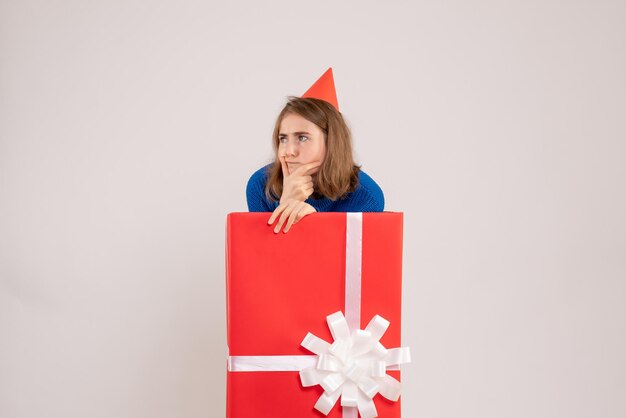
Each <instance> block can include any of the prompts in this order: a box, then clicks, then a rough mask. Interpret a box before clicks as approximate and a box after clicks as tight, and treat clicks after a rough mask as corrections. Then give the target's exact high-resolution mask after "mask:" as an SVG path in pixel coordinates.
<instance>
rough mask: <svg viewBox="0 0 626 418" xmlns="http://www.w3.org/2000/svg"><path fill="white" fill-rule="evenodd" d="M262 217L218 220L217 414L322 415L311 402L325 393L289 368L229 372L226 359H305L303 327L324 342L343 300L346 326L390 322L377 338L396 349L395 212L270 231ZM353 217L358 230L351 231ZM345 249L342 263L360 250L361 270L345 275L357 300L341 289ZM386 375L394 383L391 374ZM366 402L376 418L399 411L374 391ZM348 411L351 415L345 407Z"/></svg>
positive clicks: (321, 219) (398, 273)
mask: <svg viewBox="0 0 626 418" xmlns="http://www.w3.org/2000/svg"><path fill="white" fill-rule="evenodd" d="M270 215H271V214H270V213H231V214H229V215H228V218H227V226H226V230H227V231H226V232H227V234H226V235H227V238H226V239H227V242H226V289H227V299H226V300H227V302H226V306H227V333H228V335H227V341H228V347H229V370H228V372H227V406H226V416H227V418H282V417H289V418H291V417H294V418H306V417H317V418H321V417H323V416H324V415H323V414H322V413H321V412H319V411H317V410H316V409H314V406H315V405H316V402H317V401H318V398H320V396H321V395H322V394H323V393H324V389H322V387H321V386H317V385H316V386H310V387H304V386H303V384H302V382H301V379H300V376H299V372H298V371H297V370H290V371H282V370H277V369H274V368H269V369H268V368H267V367H265V366H261V367H259V368H257V369H254V368H253V369H254V370H255V371H235V370H238V369H237V368H236V367H232V363H231V359H239V358H241V359H244V358H248V359H249V357H243V356H262V358H265V359H270V360H272V359H276V360H277V361H278V360H280V359H281V358H285V357H281V356H300V357H298V358H303V359H305V357H306V358H311V357H312V354H313V353H311V352H310V351H308V350H307V349H305V348H304V347H302V346H301V343H302V342H303V338H304V337H305V336H306V335H307V333H309V332H310V333H312V334H314V335H316V336H317V337H320V338H321V339H323V340H326V341H328V342H329V343H332V342H333V336H332V335H331V331H330V330H329V326H328V324H327V316H328V315H330V314H333V313H335V312H337V311H341V312H346V303H348V304H352V306H349V307H348V312H347V313H346V317H347V319H348V322H350V321H352V323H353V324H358V328H359V329H365V328H366V326H367V325H368V322H369V321H370V319H372V318H373V317H374V316H375V315H380V316H381V317H383V318H384V319H386V320H388V321H389V322H390V326H389V328H388V329H387V331H386V332H385V333H384V335H383V336H382V338H381V339H380V344H382V345H383V346H384V347H387V348H391V347H400V342H401V341H400V324H401V321H400V319H401V290H402V221H403V214H402V213H400V212H383V213H363V214H360V213H359V214H346V213H316V214H312V215H309V216H307V217H305V218H303V219H302V220H301V221H300V222H298V224H297V225H295V226H294V227H293V228H292V229H291V230H290V231H289V232H288V233H287V234H285V233H283V232H282V231H281V232H279V233H278V234H275V233H274V232H273V230H274V227H273V226H270V225H268V224H267V221H268V219H269V217H270ZM350 219H351V220H352V221H350ZM355 219H356V220H357V221H358V223H357V224H356V225H357V226H358V228H359V230H358V234H357V233H355V232H354V231H355V228H356V227H355V226H354V225H355V223H354V222H355ZM350 222H352V223H351V224H350ZM347 225H353V226H352V227H349V226H347ZM347 228H348V229H347ZM350 228H352V229H350ZM361 228H362V229H361ZM347 231H348V235H347ZM351 231H352V232H351ZM350 243H352V244H350ZM350 245H352V249H350V248H351V247H350ZM357 247H358V248H357ZM346 248H348V256H349V257H348V258H349V259H350V255H351V254H354V253H355V252H356V251H357V250H358V252H359V254H358V256H359V260H358V261H359V262H358V267H359V268H360V274H358V273H359V272H358V271H357V272H354V271H352V272H350V271H349V272H348V273H349V276H354V275H355V274H358V276H359V277H360V283H359V289H356V291H358V292H360V297H357V302H358V303H356V304H355V303H354V300H355V297H354V295H352V296H350V295H351V294H353V292H355V290H353V289H352V290H348V291H347V290H346V282H347V280H346V269H348V270H354V268H353V267H350V262H348V267H347V261H346V255H347V250H346ZM346 292H348V295H349V297H348V302H346ZM350 300H352V302H350ZM359 305H360V306H359ZM355 308H356V310H357V316H356V319H355V316H354V314H351V316H350V311H353V312H354V310H355ZM359 316H360V318H359ZM355 321H356V322H355ZM255 358H256V357H255ZM289 358H291V357H289ZM253 363H254V359H253ZM313 363H315V362H313ZM246 370H247V369H246ZM386 373H388V374H389V375H390V376H392V377H394V378H395V379H397V380H400V371H399V370H392V371H387V372H386ZM373 400H374V403H375V405H376V409H377V412H378V416H379V417H381V418H399V417H400V402H399V401H397V402H392V401H390V400H387V399H385V398H384V397H383V396H381V395H380V394H377V395H376V396H375V397H374V398H373ZM339 403H340V402H337V405H335V406H334V407H333V408H332V410H331V411H330V413H328V415H327V416H328V417H329V418H340V417H341V418H346V415H347V414H346V413H345V409H344V408H343V407H342V406H340V405H339ZM352 409H354V408H352ZM351 414H354V415H351V416H354V417H356V413H355V412H354V411H351Z"/></svg>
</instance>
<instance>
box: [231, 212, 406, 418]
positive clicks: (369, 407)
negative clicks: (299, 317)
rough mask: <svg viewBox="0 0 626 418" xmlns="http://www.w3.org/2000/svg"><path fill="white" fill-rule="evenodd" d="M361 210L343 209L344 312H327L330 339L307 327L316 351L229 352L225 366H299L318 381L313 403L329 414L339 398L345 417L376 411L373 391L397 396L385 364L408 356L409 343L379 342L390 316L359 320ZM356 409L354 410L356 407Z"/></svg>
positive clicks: (309, 345) (306, 377)
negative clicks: (285, 353) (388, 345)
mask: <svg viewBox="0 0 626 418" xmlns="http://www.w3.org/2000/svg"><path fill="white" fill-rule="evenodd" d="M362 215H363V214H362V213H360V212H359V213H346V299H345V310H346V316H345V317H344V316H343V313H341V312H335V313H334V314H332V315H329V316H327V317H326V320H327V322H328V327H329V328H330V332H331V334H332V336H333V340H334V342H333V343H332V344H330V343H328V342H326V341H324V340H322V339H320V338H318V337H316V336H315V335H313V334H311V333H308V334H307V335H306V337H305V338H304V340H303V341H302V344H301V345H302V346H303V347H305V348H306V349H307V350H309V351H311V352H312V353H314V354H316V355H315V356H297V355H296V356H229V357H228V371H231V372H239V371H250V372H254V371H299V372H300V380H301V381H302V385H303V386H314V385H321V386H322V388H324V393H323V394H322V395H321V396H320V397H319V399H318V400H317V403H316V404H315V409H317V410H318V411H320V412H322V413H323V414H324V415H328V413H329V412H330V410H331V409H332V408H333V406H334V405H335V404H336V403H337V401H338V400H339V398H341V402H340V403H341V406H342V407H343V411H342V412H343V418H357V414H359V413H360V414H361V418H375V417H377V416H378V413H377V411H376V406H375V405H374V401H373V399H372V398H373V397H374V396H375V395H376V394H377V393H380V394H381V395H382V396H384V397H385V398H387V399H389V400H391V401H394V402H395V401H397V400H398V397H399V396H400V392H401V384H400V382H398V381H397V380H396V379H394V378H393V377H392V376H389V375H388V374H387V372H386V371H387V370H397V369H398V366H399V365H400V364H404V363H408V362H410V361H411V355H410V352H409V348H408V347H401V348H392V349H386V348H385V347H384V346H383V345H382V344H381V343H380V342H379V340H380V338H381V337H382V336H383V334H384V333H385V331H386V330H387V328H388V327H389V321H387V320H386V319H384V318H382V317H381V316H379V315H376V316H374V318H372V320H371V321H370V323H369V324H368V325H367V327H365V330H361V329H360V325H361V265H362V263H361V260H362V254H361V250H362V236H363V232H362V231H363V228H362V225H363V217H362ZM357 411H358V412H357Z"/></svg>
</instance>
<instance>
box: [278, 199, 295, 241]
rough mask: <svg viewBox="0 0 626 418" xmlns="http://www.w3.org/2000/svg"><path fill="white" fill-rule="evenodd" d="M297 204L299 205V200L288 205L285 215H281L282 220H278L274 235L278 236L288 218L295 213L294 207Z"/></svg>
mask: <svg viewBox="0 0 626 418" xmlns="http://www.w3.org/2000/svg"><path fill="white" fill-rule="evenodd" d="M297 204H298V201H297V200H292V201H290V203H289V204H288V205H287V207H286V208H285V210H284V211H283V213H282V214H281V215H280V218H279V219H278V222H277V223H276V228H274V233H276V234H277V233H278V232H279V231H280V229H281V228H282V226H283V224H284V223H285V221H286V220H287V217H288V216H289V215H291V211H293V207H294V206H295V205H297Z"/></svg>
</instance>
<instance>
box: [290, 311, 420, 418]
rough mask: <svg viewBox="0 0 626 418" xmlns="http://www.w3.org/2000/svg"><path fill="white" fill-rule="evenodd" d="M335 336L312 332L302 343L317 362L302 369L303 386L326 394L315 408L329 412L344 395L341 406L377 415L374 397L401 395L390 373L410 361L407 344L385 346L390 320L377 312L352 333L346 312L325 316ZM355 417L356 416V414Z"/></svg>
mask: <svg viewBox="0 0 626 418" xmlns="http://www.w3.org/2000/svg"><path fill="white" fill-rule="evenodd" d="M326 320H327V322H328V327H329V328H330V332H331V334H332V336H333V339H334V342H333V343H332V344H330V343H328V342H326V341H324V340H322V339H321V338H319V337H316V336H315V335H313V334H311V333H310V332H309V333H308V334H307V335H306V337H304V340H303V341H302V344H301V345H302V346H303V347H304V348H306V349H307V350H309V351H311V352H313V353H315V354H317V356H318V357H317V365H316V366H315V367H309V368H306V369H303V370H301V371H300V380H301V381H302V385H303V386H315V385H321V386H322V388H324V393H323V394H322V395H321V396H320V397H319V399H318V400H317V403H316V404H315V409H317V410H318V411H320V412H321V413H323V414H324V415H328V413H329V412H330V410H331V409H332V408H333V406H335V404H336V403H337V400H339V398H341V406H344V407H357V408H358V410H359V413H360V414H361V417H362V418H375V417H377V416H378V412H377V411H376V405H374V401H373V399H372V398H373V397H374V396H375V395H376V394H377V393H380V394H381V395H382V396H384V397H385V398H387V399H389V400H391V401H394V402H395V401H397V400H398V398H399V397H400V392H401V384H400V382H398V381H397V380H396V379H394V378H393V377H391V376H390V375H388V374H387V370H388V369H394V368H395V369H397V367H394V366H398V365H400V364H403V363H408V362H410V361H411V354H410V352H409V348H408V347H400V348H392V349H386V348H385V347H384V346H383V345H382V344H381V343H380V342H379V340H380V338H381V337H382V336H383V334H384V333H385V331H387V328H388V327H389V321H387V320H386V319H384V318H383V317H381V316H379V315H376V316H374V318H372V320H371V321H370V323H369V324H368V325H367V327H366V328H365V330H360V329H357V330H355V331H354V332H353V333H352V334H350V330H349V328H348V323H347V321H346V318H345V317H344V316H343V313H342V312H341V311H340V312H335V313H334V314H332V315H328V316H327V317H326ZM355 416H356V415H355Z"/></svg>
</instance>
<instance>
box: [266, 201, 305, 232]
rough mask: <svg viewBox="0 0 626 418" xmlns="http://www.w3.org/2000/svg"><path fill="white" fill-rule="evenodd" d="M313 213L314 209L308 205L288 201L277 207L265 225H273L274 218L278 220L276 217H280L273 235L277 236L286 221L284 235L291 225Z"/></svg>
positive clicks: (301, 202)
mask: <svg viewBox="0 0 626 418" xmlns="http://www.w3.org/2000/svg"><path fill="white" fill-rule="evenodd" d="M315 212H317V211H316V210H315V208H314V207H313V206H311V205H309V204H308V203H305V202H303V201H301V200H296V199H288V200H285V201H284V202H282V203H281V204H280V205H278V207H277V208H276V209H274V213H272V216H270V219H269V221H267V224H268V225H271V224H273V223H274V221H275V220H276V218H278V216H279V215H280V218H279V219H278V223H277V224H276V227H275V228H274V233H275V234H277V233H278V232H279V231H280V228H281V227H282V226H283V224H284V223H285V221H287V225H285V229H284V231H283V232H284V233H285V234H286V233H287V231H289V228H291V225H293V224H295V223H297V222H298V221H299V220H300V219H302V218H304V217H305V216H306V215H310V214H311V213H315Z"/></svg>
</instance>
